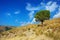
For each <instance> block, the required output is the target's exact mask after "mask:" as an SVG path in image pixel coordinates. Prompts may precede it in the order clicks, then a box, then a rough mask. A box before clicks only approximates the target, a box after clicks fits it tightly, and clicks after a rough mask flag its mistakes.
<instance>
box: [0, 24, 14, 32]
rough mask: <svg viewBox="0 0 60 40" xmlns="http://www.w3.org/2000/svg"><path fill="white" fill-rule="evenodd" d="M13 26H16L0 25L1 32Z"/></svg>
mask: <svg viewBox="0 0 60 40" xmlns="http://www.w3.org/2000/svg"><path fill="white" fill-rule="evenodd" d="M13 28H15V27H14V26H1V25H0V33H1V32H4V31H8V30H10V29H13Z"/></svg>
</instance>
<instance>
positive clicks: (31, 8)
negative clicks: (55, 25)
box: [26, 3, 39, 11]
mask: <svg viewBox="0 0 60 40" xmlns="http://www.w3.org/2000/svg"><path fill="white" fill-rule="evenodd" d="M26 9H27V10H28V11H34V10H39V7H38V6H37V7H33V6H32V5H31V4H30V3H27V6H26Z"/></svg>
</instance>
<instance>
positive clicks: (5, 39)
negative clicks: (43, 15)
mask: <svg viewBox="0 0 60 40" xmlns="http://www.w3.org/2000/svg"><path fill="white" fill-rule="evenodd" d="M0 40H60V18H57V19H52V20H45V22H44V24H43V27H42V25H41V24H29V25H26V26H22V27H17V28H14V29H11V30H8V31H5V32H3V33H0Z"/></svg>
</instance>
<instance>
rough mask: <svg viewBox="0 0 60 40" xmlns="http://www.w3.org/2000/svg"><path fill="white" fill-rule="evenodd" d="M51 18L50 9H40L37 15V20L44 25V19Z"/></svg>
mask: <svg viewBox="0 0 60 40" xmlns="http://www.w3.org/2000/svg"><path fill="white" fill-rule="evenodd" d="M49 18H50V11H49V10H41V11H38V12H37V13H36V15H35V20H36V22H40V21H41V24H42V26H43V22H44V20H48V19H49Z"/></svg>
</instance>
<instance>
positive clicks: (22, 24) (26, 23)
mask: <svg viewBox="0 0 60 40" xmlns="http://www.w3.org/2000/svg"><path fill="white" fill-rule="evenodd" d="M20 24H21V26H24V25H28V24H30V22H29V21H28V22H20Z"/></svg>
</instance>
